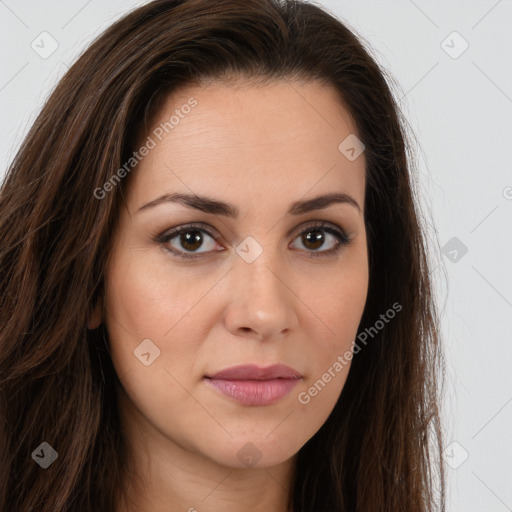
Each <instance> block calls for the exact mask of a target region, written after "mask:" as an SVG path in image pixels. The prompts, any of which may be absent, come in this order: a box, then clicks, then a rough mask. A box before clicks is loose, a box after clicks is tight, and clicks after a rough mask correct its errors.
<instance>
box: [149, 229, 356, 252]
mask: <svg viewBox="0 0 512 512" xmlns="http://www.w3.org/2000/svg"><path fill="white" fill-rule="evenodd" d="M194 229H197V230H199V231H204V232H205V233H206V234H207V235H208V236H210V237H211V238H212V239H214V240H215V241H216V242H217V241H218V240H219V239H221V240H223V237H222V235H220V234H219V232H218V231H217V230H216V229H215V228H213V227H212V226H211V225H209V224H206V223H204V222H191V223H188V224H182V225H180V226H176V227H175V228H170V229H167V230H165V231H164V232H163V233H161V234H159V235H157V236H156V237H154V241H155V242H157V243H159V244H162V245H164V244H166V243H168V242H169V241H170V240H172V239H173V238H176V237H177V236H179V235H180V234H181V233H182V232H186V231H192V230H194ZM313 229H318V230H324V231H326V232H327V233H330V234H331V235H333V236H335V238H336V240H337V243H336V245H335V247H333V248H332V249H328V250H324V251H300V252H304V253H305V254H306V256H307V257H311V258H316V257H319V258H321V257H327V256H330V255H332V254H333V253H337V252H338V251H339V250H341V249H342V248H343V247H344V246H347V245H349V244H350V242H351V241H352V236H351V235H349V234H348V233H347V232H346V230H345V229H343V228H342V227H341V226H337V225H336V224H334V223H332V222H329V221H325V220H309V221H305V222H304V223H302V224H301V225H300V226H298V227H296V228H293V229H292V230H290V231H289V232H288V233H287V236H289V235H291V234H292V233H293V232H294V231H295V230H297V232H296V234H295V236H294V240H295V238H296V237H297V236H299V235H301V234H303V233H304V232H307V231H308V230H313ZM227 245H229V246H230V247H232V244H227ZM165 249H166V251H168V252H169V253H172V254H173V255H174V256H175V257H176V258H178V259H182V260H187V259H188V260H191V259H195V258H201V257H203V258H206V257H208V256H210V255H211V254H212V253H213V252H222V251H206V252H198V253H187V252H184V251H179V250H175V249H169V248H168V247H166V248H165Z"/></svg>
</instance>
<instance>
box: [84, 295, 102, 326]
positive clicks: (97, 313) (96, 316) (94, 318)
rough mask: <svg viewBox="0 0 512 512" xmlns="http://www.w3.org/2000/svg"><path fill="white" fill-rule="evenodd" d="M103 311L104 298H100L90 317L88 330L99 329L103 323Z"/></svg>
mask: <svg viewBox="0 0 512 512" xmlns="http://www.w3.org/2000/svg"><path fill="white" fill-rule="evenodd" d="M102 310H103V298H102V297H99V298H98V300H97V301H96V305H95V306H94V309H93V311H92V313H91V315H90V316H89V323H88V324H87V328H88V329H89V330H93V329H97V328H98V327H99V326H100V324H101V321H102V319H103V318H102V316H103V315H102Z"/></svg>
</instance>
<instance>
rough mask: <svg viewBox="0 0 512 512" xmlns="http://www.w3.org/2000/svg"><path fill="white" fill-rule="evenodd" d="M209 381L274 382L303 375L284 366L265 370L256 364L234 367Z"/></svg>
mask: <svg viewBox="0 0 512 512" xmlns="http://www.w3.org/2000/svg"><path fill="white" fill-rule="evenodd" d="M206 377H207V378H209V379H218V380H272V379H301V378H302V375H301V374H300V373H299V372H298V371H296V370H294V369H293V368H290V367H289V366H286V365H284V364H274V365H272V366H266V367H264V368H262V367H260V366H257V365H254V364H243V365H239V366H232V367H231V368H226V369H224V370H221V371H220V372H217V373H215V374H213V375H206Z"/></svg>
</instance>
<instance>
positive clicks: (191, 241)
mask: <svg viewBox="0 0 512 512" xmlns="http://www.w3.org/2000/svg"><path fill="white" fill-rule="evenodd" d="M190 233H195V236H194V235H192V236H190ZM201 242H202V237H201V234H200V232H199V231H187V232H186V233H182V235H181V243H182V245H183V247H185V249H188V250H191V251H193V250H194V249H198V248H199V247H200V246H201ZM187 244H188V247H187ZM190 245H194V247H190Z"/></svg>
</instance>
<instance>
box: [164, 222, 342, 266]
mask: <svg viewBox="0 0 512 512" xmlns="http://www.w3.org/2000/svg"><path fill="white" fill-rule="evenodd" d="M202 233H206V236H207V237H208V238H210V242H209V245H210V247H206V250H204V251H198V250H197V249H199V248H200V247H201V246H203V245H204V240H205V238H204V235H203V234H202ZM325 233H327V237H326V235H325ZM329 237H330V238H331V239H332V240H333V246H332V247H331V248H330V249H327V250H323V251H318V250H317V249H318V248H319V247H322V246H323V245H324V244H325V242H326V240H328V239H329ZM175 238H177V239H178V242H179V244H180V245H181V247H182V248H183V249H184V251H183V250H181V249H177V248H176V247H175V246H174V245H172V244H171V242H172V240H174V239H175ZM217 238H219V237H217ZM296 238H300V240H301V242H302V244H303V246H304V247H305V248H306V250H307V249H310V250H312V252H310V253H309V254H308V257H318V256H327V255H329V254H332V253H334V252H337V251H339V250H340V249H341V248H342V247H343V246H344V245H347V244H348V243H349V242H350V239H349V237H348V236H347V235H346V233H345V232H344V231H343V230H341V229H338V228H334V227H330V226H325V224H324V223H322V224H320V225H315V226H309V227H307V228H306V229H304V230H303V231H301V232H300V233H299V234H298V235H297V237H296ZM155 241H156V242H158V243H160V244H162V245H163V246H164V248H165V249H167V250H168V251H169V252H170V253H172V254H173V255H175V256H176V257H178V258H183V259H187V258H188V259H191V258H198V257H200V256H201V255H202V254H204V253H208V252H212V251H215V245H216V237H215V235H213V234H212V233H211V232H210V231H209V230H208V229H207V228H206V227H204V226H203V225H188V226H181V227H179V228H176V229H174V230H172V231H171V232H168V233H164V234H162V235H160V236H158V237H156V239H155ZM207 245H208V244H207ZM186 251H192V254H190V253H188V252H186Z"/></svg>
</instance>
